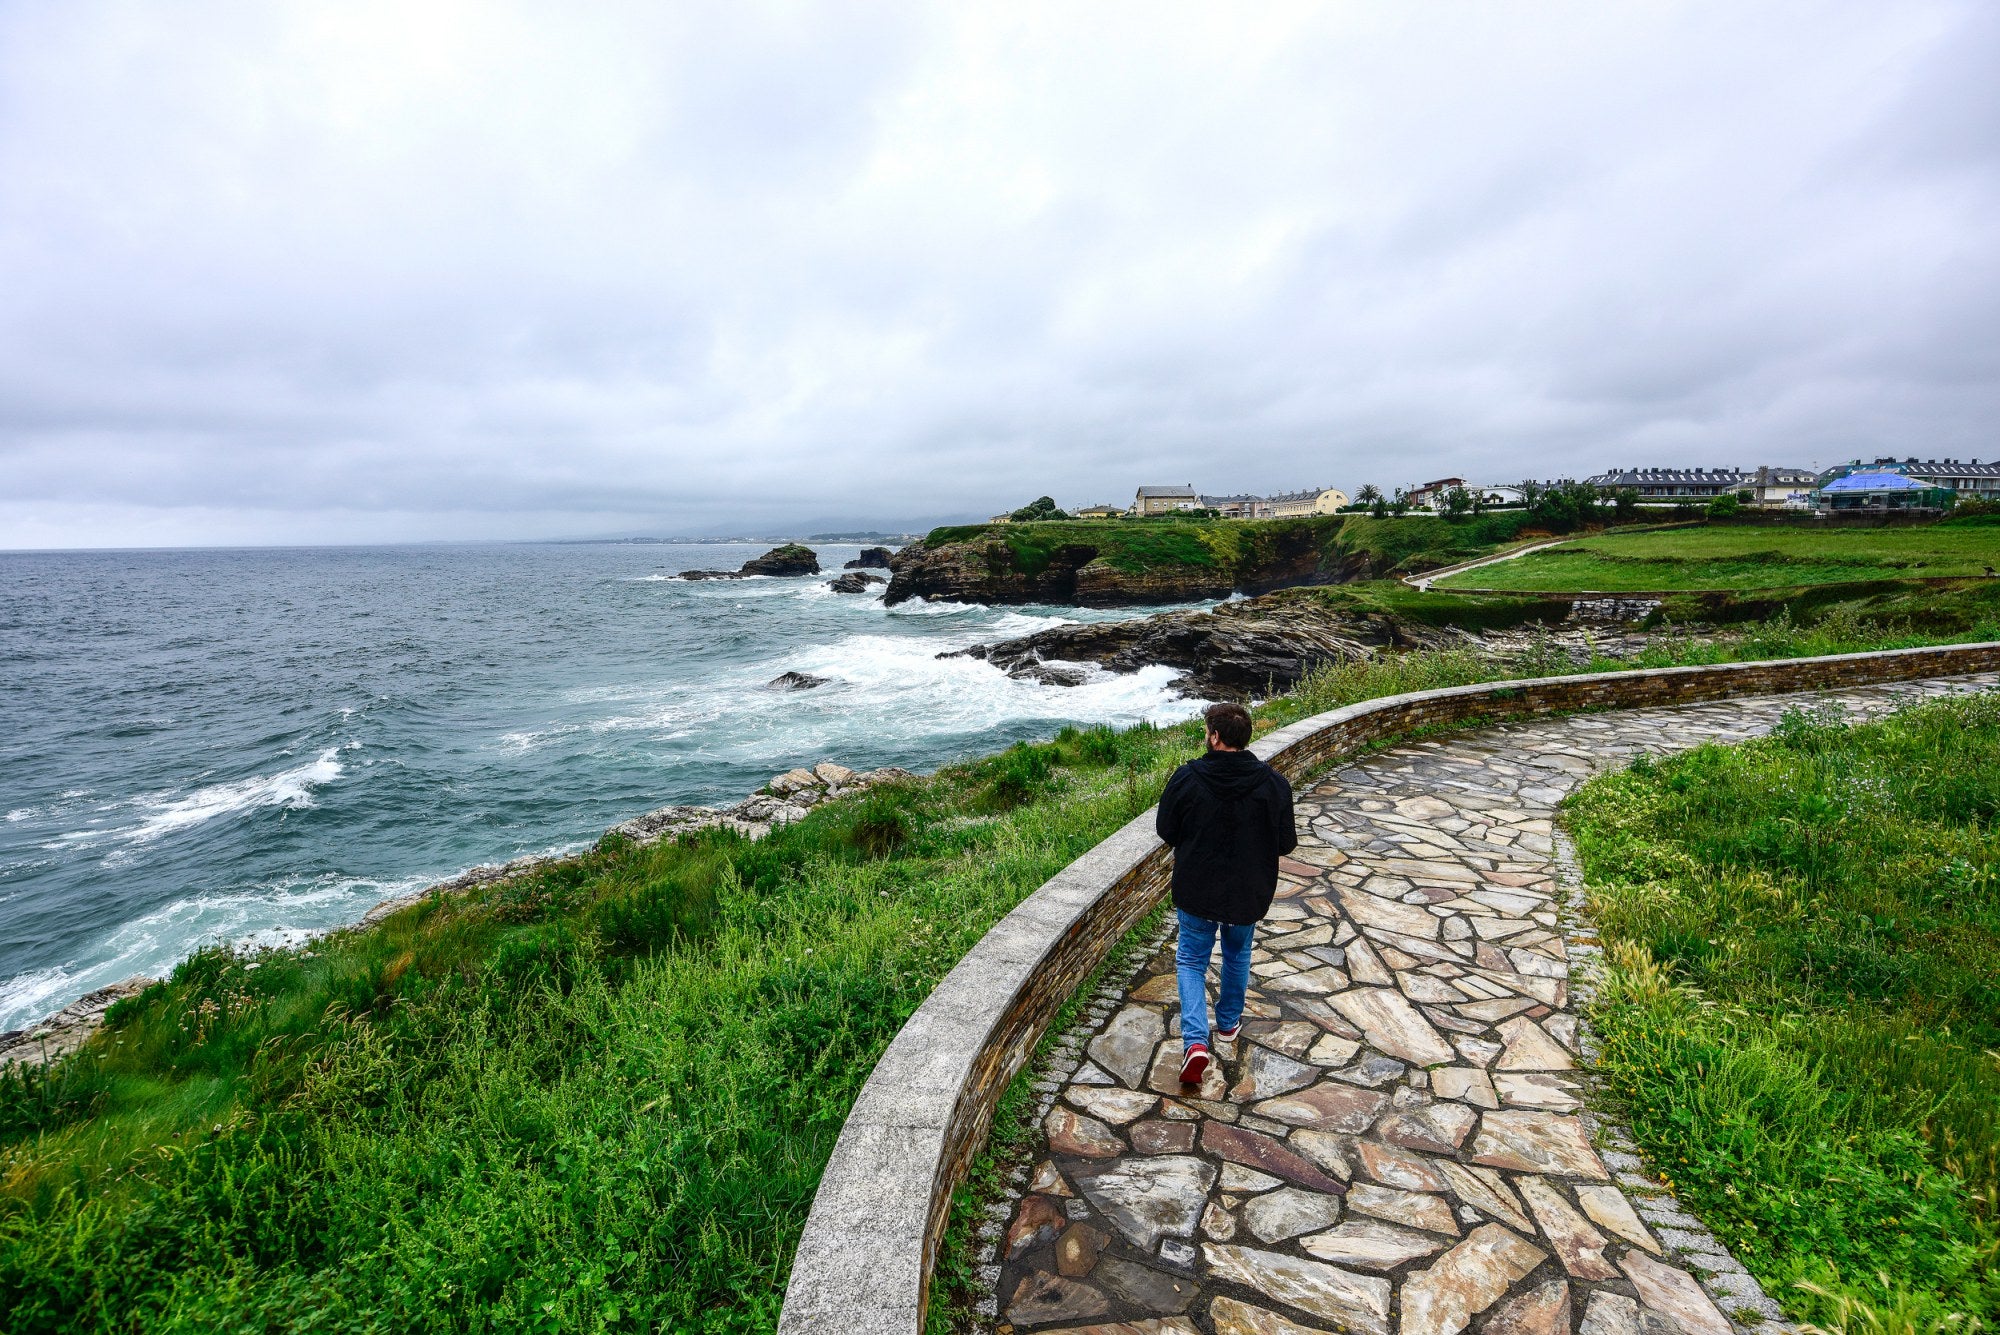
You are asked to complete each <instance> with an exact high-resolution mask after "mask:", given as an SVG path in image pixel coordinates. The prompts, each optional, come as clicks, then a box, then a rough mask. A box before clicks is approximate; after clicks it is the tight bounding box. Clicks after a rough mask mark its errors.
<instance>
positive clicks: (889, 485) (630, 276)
mask: <svg viewBox="0 0 2000 1335" xmlns="http://www.w3.org/2000/svg"><path fill="white" fill-rule="evenodd" d="M1996 70H2000V4H1994V3H1991V0H1966V2H1965V3H1884V2H1883V0H1859V2H1857V3H1819V4H1779V3H1771V4H1763V3H1760V4H1754V5H1745V4H1742V3H1740V0H1722V2H1718V3H1713V4H1658V5H1643V4H1629V3H1620V4H1613V5H1606V4H1603V3H1601V0H1591V2H1590V3H1576V4H1562V3H1536V4H1533V5H1524V4H1498V3H1495V4H1476V3H1427V4H1420V5H1414V6H1413V5H1408V4H1404V3H1400V2H1398V3H1389V2H1388V0H1383V3H1378V4H1359V3H1339V4H1320V5H1300V6H1287V5H1282V4H1270V3H1260V4H1257V5H1217V4H1213V3H1206V4H1199V5H1186V6H1175V5H1163V4H1161V3H1158V0H1147V3H1144V4H1133V5H1129V6H1117V5H1095V4H1078V3H1075V0H1065V2H1064V3H1060V4H1053V5H1047V6H1038V5H1033V4H1019V3H1017V4H1008V5H958V4H936V3H932V4H926V5H911V6H902V7H891V6H879V7H878V6H869V5H865V4H861V3H855V2H854V0H846V2H845V3H839V4H828V5H825V6H811V5H790V4H754V3H744V0H729V3H726V4H715V5H710V6H699V5H691V4H690V5H679V4H660V3H657V0H648V2H647V3H640V4H632V5H622V4H615V3H605V2H603V0H593V3H590V4H585V5H558V4H540V5H511V4H507V3H504V0H480V2H479V3H465V4H453V3H429V2H427V0H394V2H393V3H388V2H383V3H369V2H367V0H337V2H336V3H328V4H312V3H293V4H280V5H273V4H270V3H268V0H246V2H245V3H240V4H230V3H207V2H205V0H190V2H189V3H175V4H164V5H163V4H159V3H155V2H153V0H134V2H133V3H125V4H117V3H96V2H94V0H45V2H44V0H0V547H39V546H99V545H133V544H144V545H151V544H232V543H265V542H332V541H380V540H401V539H421V538H484V537H539V536H551V535H586V534H608V533H662V534H664V533H698V532H713V531H729V530H735V529H761V530H763V531H777V530H780V529H782V528H785V527H787V526H791V525H816V524H823V523H831V522H862V521H871V522H911V521H918V520H929V519H933V518H944V517H952V516H963V515H971V514H977V515H983V514H986V513H989V512H991V511H993V510H996V509H1000V508H1003V507H1012V506H1014V505H1018V504H1021V503H1023V502H1025V501H1027V500H1029V499H1031V498H1032V497H1034V496H1036V495H1039V494H1042V493H1051V494H1053V495H1054V496H1056V498H1057V499H1058V500H1060V501H1062V502H1064V503H1066V504H1081V503H1085V502H1090V501H1096V500H1121V501H1122V500H1128V499H1129V498H1130V496H1131V493H1132V490H1133V488H1134V487H1135V486H1136V485H1138V484H1140V483H1181V482H1191V483H1193V484H1194V485H1196V486H1197V487H1200V488H1202V489H1204V490H1211V491H1240V490H1249V491H1263V490H1272V489H1278V488H1294V487H1300V486H1305V485H1309V484H1319V485H1338V486H1343V487H1346V488H1348V489H1350V490H1352V489H1353V488H1354V487H1357V486H1359V485H1360V484H1362V483H1364V482H1373V483H1376V484H1377V485H1379V486H1383V487H1385V488H1386V487H1393V486H1396V485H1403V484H1407V483H1411V482H1415V481H1421V480H1423V479H1427V478H1431V477H1437V476H1442V475H1446V474H1464V475H1466V476H1468V477H1472V478H1474V479H1475V480H1484V481H1500V480H1506V479H1512V478H1518V477H1520V476H1522V475H1524V474H1527V475H1534V476H1541V477H1550V476H1561V475H1581V474H1586V473H1589V472H1594V471H1597V470H1599V469H1600V468H1603V467H1606V466H1610V465H1641V464H1671V465H1684V466H1697V465H1700V466H1731V465H1743V466H1754V465H1756V464H1759V463H1784V464H1809V463H1812V462H1820V463H1826V462H1830V461H1833V460H1836V459H1844V458H1849V457H1852V456H1854V455H1857V454H1859V455H1866V456H1870V457H1872V456H1873V454H1875V453H1884V452H1895V453H1898V454H1907V453H1912V452H1915V453H1920V454H1925V455H1929V454H1938V455H1945V456H1952V457H1960V458H1964V457H1972V456H1977V457H1980V458H1990V457H1994V456H2000V436H1997V435H1996V421H2000V412H1997V411H1996V410H2000V78H1996V77H1995V71H1996Z"/></svg>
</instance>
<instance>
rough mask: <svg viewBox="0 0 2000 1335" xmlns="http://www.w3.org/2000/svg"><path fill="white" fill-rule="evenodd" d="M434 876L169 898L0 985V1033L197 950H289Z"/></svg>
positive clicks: (337, 880)
mask: <svg viewBox="0 0 2000 1335" xmlns="http://www.w3.org/2000/svg"><path fill="white" fill-rule="evenodd" d="M438 879H440V878H439V877H437V876H432V875H425V876H412V877H407V878H403V879H398V880H390V881H384V880H375V879H372V878H368V877H358V876H319V877H311V878H306V877H292V878H288V879H286V880H283V881H279V882H277V883H275V884H272V885H261V886H254V887H251V888H248V889H245V890H240V891H229V892H215V893H206V894H202V893H198V894H192V895H188V896H185V897H183V898H181V899H176V900H174V901H173V902H172V903H170V904H166V905H163V906H161V907H160V908H157V909H154V910H153V911H152V912H150V913H147V914H144V915H143V916H141V917H137V918H134V919H131V920H130V921H128V922H124V923H121V924H119V925H118V926H117V927H115V928H113V929H111V930H110V931H108V932H105V933H104V934H103V935H101V936H99V937H97V938H96V939H94V940H92V942H91V943H90V947H89V952H88V954H87V955H85V956H83V957H81V958H79V959H74V960H71V961H68V962H67V963H65V964H62V965H58V966H56V967H54V968H47V969H35V970H31V971H29V972H27V973H24V974H18V975H16V976H15V977H13V978H10V979H8V980H6V981H5V982H4V983H0V1030H4V1029H14V1028H19V1027H20V1026H22V1025H25V1024H28V1023H29V1022H31V1021H34V1020H38V1019H41V1018H42V1017H43V1016H46V1015H48V1014H49V1013H50V1012H51V1011H55V1010H58V1009H60V1008H61V1007H63V1006H66V1005H68V1004H69V1003H70V1002H72V1001H74V1000H76V999H77V998H78V997H80V996H82V995H83V994H84V993H86V992H89V991H92V990H94V989H96V988H100V987H104V986H107V985H108V984H111V983H117V982H122V981H124V980H125V979H127V978H130V977H132V976H133V975H135V974H143V975H146V976H148V977H152V978H163V977H165V976H166V975H167V973H169V972H170V971H171V970H172V969H173V967H174V965H176V964H177V963H179V962H180V961H181V960H183V959H185V958H186V957H187V956H188V955H189V954H190V953H191V952H193V951H195V950H198V949H200V948H201V947H203V946H207V945H214V944H217V943H219V942H228V943H230V944H233V945H239V946H279V945H296V944H298V943H299V942H301V941H304V940H307V939H308V938H310V937H313V936H317V935H319V934H320V933H322V932H326V931H329V930H331V929H333V928H335V927H341V926H345V925H346V924H348V923H351V922H353V921H354V920H355V919H357V918H359V917H360V916H361V915H362V914H363V913H366V912H367V911H368V910H369V909H370V908H372V907H374V906H375V905H376V904H379V903H381V902H382V901H383V900H385V899H391V898H394V897H395V896H397V895H402V894H408V893H409V892H410V891H412V890H420V889H422V888H423V887H424V886H426V885H429V884H432V883H433V882H435V881H437V880H438Z"/></svg>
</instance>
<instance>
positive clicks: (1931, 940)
mask: <svg viewBox="0 0 2000 1335" xmlns="http://www.w3.org/2000/svg"><path fill="white" fill-rule="evenodd" d="M1996 815H2000V695H1994V694H1986V695H1980V696H1976V697H1971V698H1964V699H1957V700H1948V701H1940V702H1936V703H1930V704H1925V705H1921V706H1917V707H1913V708H1909V709H1906V710H1904V711H1902V712H1900V713H1898V714H1896V715H1894V716H1892V717H1891V718H1889V719H1888V720H1886V721H1883V722H1878V723H1873V724H1868V725H1865V726H1859V727H1851V728H1850V727H1847V726H1845V725H1844V724H1843V722H1842V720H1841V719H1840V717H1839V716H1838V713H1837V711H1831V712H1827V713H1806V712H1802V711H1795V712H1793V713H1792V714H1789V715H1787V716H1786V718H1785V720H1784V722H1783V723H1782V724H1781V725H1780V727H1779V728H1778V730H1777V732H1776V733H1775V734H1774V735H1773V736H1772V737H1771V738H1769V739H1765V740H1760V741H1756V742H1751V743H1747V744H1744V745H1740V746H1734V747H1722V746H1708V747H1703V748H1701V749H1699V750H1696V751H1693V752H1689V753H1686V754H1684V755H1681V756H1677V757H1674V758H1672V759H1669V760H1665V761H1660V762H1653V763H1644V762H1642V763H1639V764H1636V765H1634V766H1633V767H1632V768H1631V769H1630V770H1628V771H1625V772H1623V773H1619V774H1615V775H1609V776H1605V777H1603V778H1600V779H1598V780H1596V781H1594V782H1592V783H1591V784H1589V785H1587V786H1585V787H1584V788H1583V789H1582V790H1581V791H1580V792H1579V793H1578V794H1577V795H1576V796H1575V797H1573V798H1572V799H1571V802H1570V804H1569V807H1568V824H1569V828H1570V829H1571V831H1572V832H1573V834H1574V835H1575V837H1576V841H1577V847H1578V850H1579V853H1580V855H1581V857H1582V861H1583V868H1584V873H1585V880H1586V883H1587V884H1588V885H1589V887H1590V896H1591V902H1592V906H1593V911H1594V914H1595V917H1596V919H1597V922H1598V924H1599V926H1600V928H1601V929H1602V931H1603V933H1604V937H1605V940H1606V943H1607V945H1608V946H1609V947H1610V954H1611V959H1612V961H1613V967H1612V968H1611V970H1610V973H1609V985H1608V986H1607V988H1606V989H1605V991H1604V993H1603V995H1602V996H1601V998H1600V1000H1599V1004H1598V1005H1597V1007H1596V1010H1595V1013H1594V1017H1593V1018H1594V1021H1595V1023H1596V1026H1597V1028H1598V1030H1599V1032H1600V1034H1601V1036H1602V1039H1603V1047H1604V1050H1603V1057H1602V1062H1601V1067H1602V1070H1603V1072H1604V1074H1605V1075H1606V1077H1607V1079H1608V1082H1609V1085H1610V1088H1611V1090H1612V1091H1613V1093H1614V1094H1615V1096H1616V1097H1617V1098H1618V1099H1619V1100H1620V1101H1621V1102H1622V1103H1623V1104H1625V1105H1626V1107H1627V1109H1628V1110H1629V1114H1630V1117H1631V1121H1632V1127H1633V1132H1634V1135H1635V1137H1636V1138H1637V1139H1638V1141H1639V1143H1640V1145H1641V1147H1642V1148H1643V1149H1644V1150H1645V1152H1646V1154H1647V1156H1648V1157H1649V1158H1650V1159H1651V1160H1652V1162H1653V1163H1654V1164H1655V1165H1656V1166H1657V1167H1658V1168H1659V1169H1661V1170H1662V1172H1663V1173H1664V1174H1665V1175H1666V1176H1667V1177H1668V1179H1669V1180H1670V1182H1671V1184H1672V1186H1673V1188H1674V1190H1675V1192H1676V1193H1677V1194H1678V1195H1679V1196H1680V1198H1681V1199H1682V1200H1683V1201H1684V1202H1686V1203H1687V1204H1688V1205H1689V1206H1691V1207H1692V1208H1693V1209H1694V1210H1695V1211H1696V1212H1697V1213H1699V1214H1700V1215H1701V1216H1702V1218H1703V1219H1704V1220H1705V1221H1706V1222H1707V1223H1708V1224H1709V1225H1710V1226H1711V1227H1713V1228H1714V1229H1715V1230H1716V1232H1717V1233H1718V1235H1719V1236H1721V1237H1722V1239H1723V1240H1724V1241H1725V1242H1726V1243H1727V1244H1728V1245H1729V1246H1730V1247H1731V1249H1732V1250H1734V1251H1735V1253H1736V1255H1737V1256H1738V1257H1739V1258H1740V1259H1741V1260H1742V1261H1743V1262H1744V1263H1745V1264H1746V1265H1748V1266H1749V1267H1750V1269H1751V1270H1752V1271H1753V1272H1754V1273H1756V1274H1757V1275H1758V1277H1759V1278H1760V1279H1762V1280H1763V1281H1764V1282H1765V1284H1766V1286H1767V1288H1768V1289H1769V1290H1770V1292H1771V1293H1772V1294H1773V1295H1774V1296H1775V1297H1777V1298H1778V1299H1779V1300H1780V1301H1781V1302H1783V1303H1784V1304H1785V1306H1786V1307H1787V1309H1788V1310H1789V1311H1790V1312H1791V1313H1792V1314H1793V1315H1795V1316H1797V1317H1799V1318H1802V1319H1806V1320H1811V1321H1815V1322H1818V1323H1820V1324H1823V1325H1828V1326H1839V1327H1846V1328H1852V1329H1857V1330H1860V1329H1882V1330H1909V1331H1916V1330H1927V1329H1930V1328H1932V1327H1933V1326H1934V1325H1936V1323H1940V1322H1947V1323H1954V1324H1956V1326H1957V1328H1959V1329H1971V1328H1972V1327H1971V1326H1969V1325H1967V1324H1965V1323H1966V1322H1967V1321H1978V1322H1985V1323H1988V1324H1990V1323H1992V1322H1993V1321H1994V1320H1996V1319H2000V1231H1996V1228H1995V1206H1996V1203H2000V827H1996V823H1995V818H1996ZM1953 1314H1959V1315H1958V1316H1957V1317H1954V1315H1953Z"/></svg>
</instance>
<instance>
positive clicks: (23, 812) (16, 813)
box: [7, 807, 35, 821]
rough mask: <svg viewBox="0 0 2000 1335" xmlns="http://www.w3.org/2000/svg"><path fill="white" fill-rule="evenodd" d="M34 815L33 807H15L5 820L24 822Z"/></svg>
mask: <svg viewBox="0 0 2000 1335" xmlns="http://www.w3.org/2000/svg"><path fill="white" fill-rule="evenodd" d="M34 814H35V809H34V808H33V807H15V808H14V809H13V810H12V811H10V812H8V813H7V819H8V820H10V821H16V820H26V819H28V817H30V816H32V815H34Z"/></svg>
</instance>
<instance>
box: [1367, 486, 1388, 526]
mask: <svg viewBox="0 0 2000 1335" xmlns="http://www.w3.org/2000/svg"><path fill="white" fill-rule="evenodd" d="M1368 513H1369V514H1371V515H1374V516H1375V517H1376V518H1377V519H1387V518H1388V517H1389V502H1388V501H1386V500H1384V499H1383V497H1382V493H1381V492H1379V491H1378V492H1376V493H1375V499H1374V500H1372V501H1370V502H1369V503H1368Z"/></svg>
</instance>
